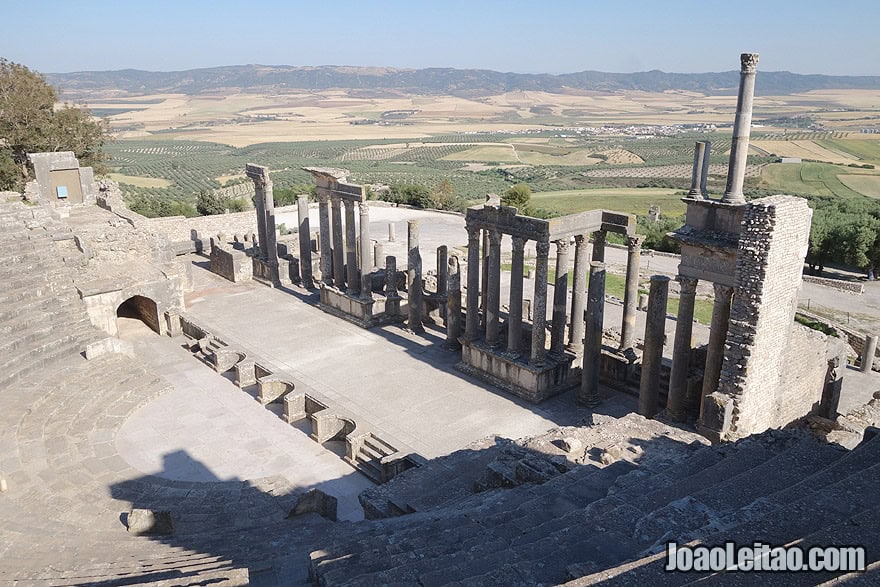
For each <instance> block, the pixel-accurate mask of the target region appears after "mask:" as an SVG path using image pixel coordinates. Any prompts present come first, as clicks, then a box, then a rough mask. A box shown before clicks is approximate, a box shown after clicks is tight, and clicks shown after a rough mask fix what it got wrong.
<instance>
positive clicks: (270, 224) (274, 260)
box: [263, 175, 278, 281]
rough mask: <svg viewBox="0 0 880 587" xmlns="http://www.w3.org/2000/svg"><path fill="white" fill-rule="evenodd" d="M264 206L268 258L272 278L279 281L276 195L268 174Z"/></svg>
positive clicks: (265, 184) (264, 187)
mask: <svg viewBox="0 0 880 587" xmlns="http://www.w3.org/2000/svg"><path fill="white" fill-rule="evenodd" d="M263 198H264V201H263V207H264V209H265V214H266V220H265V226H266V260H267V261H268V262H269V265H271V266H272V274H273V275H272V278H273V280H275V281H278V235H277V233H276V232H275V197H274V195H273V193H272V181H271V180H270V179H269V177H268V175H267V176H266V182H265V183H264V185H263Z"/></svg>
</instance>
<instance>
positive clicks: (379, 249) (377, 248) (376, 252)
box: [373, 242, 385, 269]
mask: <svg viewBox="0 0 880 587" xmlns="http://www.w3.org/2000/svg"><path fill="white" fill-rule="evenodd" d="M384 258H385V247H383V246H382V243H380V242H374V243H373V266H374V267H378V268H380V269H381V268H382V260H383V259H384Z"/></svg>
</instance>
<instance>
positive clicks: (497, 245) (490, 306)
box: [486, 230, 501, 347]
mask: <svg viewBox="0 0 880 587" xmlns="http://www.w3.org/2000/svg"><path fill="white" fill-rule="evenodd" d="M486 264H487V265H488V283H487V284H486V285H487V288H486V290H487V293H486V344H488V345H489V346H491V347H494V346H497V345H498V330H499V313H500V311H501V233H500V232H498V231H497V230H492V231H490V232H489V257H488V263H486Z"/></svg>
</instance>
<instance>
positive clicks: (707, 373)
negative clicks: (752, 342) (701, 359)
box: [700, 283, 733, 413]
mask: <svg viewBox="0 0 880 587" xmlns="http://www.w3.org/2000/svg"><path fill="white" fill-rule="evenodd" d="M714 285H715V304H714V305H713V306H712V325H711V327H710V329H709V345H708V347H707V348H706V368H705V369H703V389H702V393H701V394H700V412H701V413H702V410H703V398H705V397H706V396H707V395H709V394H710V393H713V392H714V391H715V390H716V389H717V388H718V379H719V378H720V377H721V363H722V361H723V360H724V341H725V340H727V326H728V324H729V322H730V298H731V297H732V296H733V288H732V287H730V286H729V285H721V284H720V283H716V284H714Z"/></svg>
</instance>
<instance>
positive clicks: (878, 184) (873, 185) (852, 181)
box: [837, 175, 880, 198]
mask: <svg viewBox="0 0 880 587" xmlns="http://www.w3.org/2000/svg"><path fill="white" fill-rule="evenodd" d="M837 179H839V180H840V181H841V182H842V183H843V184H844V185H845V186H847V187H848V188H850V189H852V190H855V191H857V192H858V193H860V194H862V195H863V196H867V197H869V198H880V175H838V176H837Z"/></svg>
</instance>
